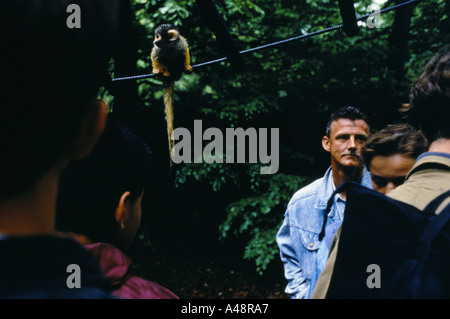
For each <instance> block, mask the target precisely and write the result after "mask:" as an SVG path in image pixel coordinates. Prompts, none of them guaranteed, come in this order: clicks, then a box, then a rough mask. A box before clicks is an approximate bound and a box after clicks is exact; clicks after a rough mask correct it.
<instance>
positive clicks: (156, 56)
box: [150, 24, 193, 165]
mask: <svg viewBox="0 0 450 319" xmlns="http://www.w3.org/2000/svg"><path fill="white" fill-rule="evenodd" d="M150 58H151V61H152V67H153V70H152V72H153V73H154V74H155V76H161V77H162V78H163V83H164V112H165V114H166V122H167V135H168V140H169V155H170V164H171V165H172V151H173V140H172V132H173V87H174V82H175V81H178V80H179V79H180V78H181V76H182V75H183V73H191V72H192V70H193V69H192V66H191V65H190V57H189V45H188V43H187V41H186V39H185V38H184V37H183V36H182V35H181V34H180V32H179V31H178V29H177V27H176V26H175V25H173V24H161V25H160V26H158V27H157V28H156V29H155V39H154V41H153V48H152V52H151V55H150Z"/></svg>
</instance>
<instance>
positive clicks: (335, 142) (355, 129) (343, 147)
mask: <svg viewBox="0 0 450 319" xmlns="http://www.w3.org/2000/svg"><path fill="white" fill-rule="evenodd" d="M368 135H369V126H368V125H367V123H366V122H365V121H364V120H354V121H353V120H349V119H338V120H336V121H333V122H332V123H331V128H330V136H329V137H328V136H324V137H323V138H322V146H323V148H324V149H325V150H326V151H327V152H330V155H331V162H332V165H333V167H337V168H350V167H362V165H363V164H364V161H363V158H362V155H361V151H362V147H363V145H364V143H365V142H366V140H367V137H368Z"/></svg>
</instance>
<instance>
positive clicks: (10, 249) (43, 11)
mask: <svg viewBox="0 0 450 319" xmlns="http://www.w3.org/2000/svg"><path fill="white" fill-rule="evenodd" d="M71 3H72V1H68V0H4V1H0V39H1V43H2V50H0V69H1V70H2V71H1V72H2V77H3V79H5V81H2V85H1V86H0V149H1V150H2V156H0V234H1V239H0V255H1V256H2V259H1V261H0V269H1V272H0V297H1V298H111V297H112V295H110V294H109V293H108V292H107V289H108V288H109V283H108V281H106V279H105V278H104V276H103V275H102V273H101V271H100V269H99V267H98V264H97V263H96V262H95V260H94V259H93V258H92V257H91V256H90V255H89V254H88V253H87V252H86V251H85V249H84V248H83V247H82V246H81V245H79V244H78V243H76V242H75V241H74V240H68V239H63V238H58V237H57V236H54V235H55V228H54V216H55V205H56V196H57V189H58V178H59V175H60V173H61V171H62V169H63V168H64V166H65V165H66V164H67V163H69V162H70V161H72V160H76V159H79V158H82V157H84V156H86V155H87V154H88V153H89V152H90V150H91V149H92V148H93V146H94V145H95V143H96V141H97V139H98V137H99V136H100V135H101V133H102V131H103V128H104V124H105V121H106V116H107V115H106V114H107V110H106V105H105V104H104V103H103V102H102V101H97V100H96V96H97V91H98V89H99V87H100V86H101V85H102V83H103V82H104V79H105V74H106V71H107V65H108V63H109V61H110V58H111V57H112V55H113V52H114V48H115V39H116V34H117V30H118V29H119V28H120V26H119V20H120V19H119V12H120V1H118V0H80V1H77V4H78V6H79V7H80V8H81V12H80V14H81V16H80V19H81V23H82V25H81V28H80V29H70V28H69V27H68V24H67V19H68V17H69V15H70V14H69V13H67V9H68V6H69V5H70V4H71ZM77 269H78V270H80V269H81V271H82V275H80V273H79V272H77Z"/></svg>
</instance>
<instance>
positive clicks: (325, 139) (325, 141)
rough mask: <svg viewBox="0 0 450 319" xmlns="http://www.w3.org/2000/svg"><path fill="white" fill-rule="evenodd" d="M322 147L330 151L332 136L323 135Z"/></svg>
mask: <svg viewBox="0 0 450 319" xmlns="http://www.w3.org/2000/svg"><path fill="white" fill-rule="evenodd" d="M322 147H323V149H324V150H325V151H327V152H330V150H331V149H330V138H329V137H328V136H324V137H322Z"/></svg>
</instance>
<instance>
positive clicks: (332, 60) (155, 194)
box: [101, 0, 450, 298]
mask: <svg viewBox="0 0 450 319" xmlns="http://www.w3.org/2000/svg"><path fill="white" fill-rule="evenodd" d="M404 1H405V0H402V1H380V0H379V1H367V0H361V1H354V2H355V10H356V15H357V16H364V15H366V14H369V13H372V12H374V11H376V10H378V9H380V8H387V7H390V6H392V5H395V4H398V3H401V2H404ZM124 2H126V3H127V6H126V8H125V9H124V10H123V15H124V17H125V18H131V19H130V21H131V23H130V24H127V25H124V26H123V29H122V37H121V39H122V40H121V43H120V46H119V51H118V53H117V54H116V56H115V57H114V59H113V61H112V62H111V77H112V78H119V77H126V76H131V75H139V74H148V73H151V62H150V58H149V54H150V51H151V48H152V45H153V44H152V42H153V30H154V28H155V27H156V26H158V25H159V24H161V23H173V24H175V25H176V26H177V27H178V28H179V30H180V32H181V34H183V35H184V36H185V37H186V38H187V39H188V42H189V45H190V52H191V64H192V65H195V64H198V63H202V62H206V61H210V60H214V59H217V58H222V57H224V56H226V48H224V47H223V46H221V43H220V42H219V41H218V39H217V38H216V37H215V35H214V33H213V32H212V29H211V27H210V25H209V24H208V21H207V19H206V17H204V16H202V15H201V12H200V10H199V8H198V6H197V4H196V1H188V0H181V1H173V0H167V1H163V0H126V1H124ZM214 3H215V4H216V6H217V9H218V11H219V12H220V14H221V15H222V17H223V20H224V23H225V24H226V26H227V28H228V30H229V33H230V35H231V37H232V38H233V40H234V44H235V46H236V48H237V49H238V50H239V51H241V50H246V49H249V48H254V47H257V46H260V45H264V44H267V43H272V42H275V41H279V40H283V39H286V38H290V37H293V36H298V35H302V34H307V33H310V32H314V31H318V30H323V29H324V28H327V27H331V26H335V25H339V24H341V23H342V19H341V16H340V12H339V7H338V2H337V1H329V0H317V1H313V0H306V1H299V0H283V1H263V0H215V1H214ZM449 8H450V6H449V2H448V1H442V0H423V1H418V2H417V3H415V4H414V5H411V6H406V7H403V8H402V9H400V10H396V11H395V12H394V11H392V12H388V13H385V14H382V15H381V17H380V20H379V27H377V28H369V27H368V25H367V23H366V22H365V21H362V22H361V23H360V24H359V33H358V34H357V35H356V36H347V35H346V33H345V32H344V31H343V30H342V29H340V30H335V31H331V32H328V33H324V34H321V35H318V36H315V37H311V38H308V39H303V40H298V41H293V42H291V43H288V44H284V45H281V46H276V47H271V48H267V49H265V50H261V51H258V52H256V53H251V54H246V55H243V56H242V58H243V61H244V67H235V66H233V65H232V64H230V63H229V62H227V61H225V62H221V63H216V64H213V65H210V66H205V67H202V68H198V69H194V72H193V73H192V74H189V75H185V76H183V78H182V79H181V80H180V81H178V82H176V83H175V106H174V114H175V119H174V127H175V128H177V127H184V128H188V129H189V130H190V131H191V132H193V124H194V120H202V123H203V130H205V129H206V128H209V127H216V128H219V129H221V130H222V132H225V129H226V128H233V127H234V128H236V127H241V128H243V129H244V130H245V129H247V128H256V129H257V130H258V129H259V128H269V131H270V128H279V132H280V139H279V144H280V153H279V158H280V159H279V163H280V165H279V170H278V172H277V173H276V174H273V175H263V174H260V167H261V164H230V163H223V164H218V163H212V164H208V163H205V162H203V163H200V164H197V163H191V164H189V163H184V164H176V165H173V166H170V165H169V156H168V154H169V153H168V146H167V133H166V123H165V116H164V106H163V98H162V97H163V90H162V88H163V86H162V82H161V81H160V80H158V79H155V78H146V79H140V80H127V81H116V82H113V83H112V84H109V85H108V86H106V88H105V89H106V90H102V91H101V92H102V95H101V97H103V98H104V99H105V100H106V101H107V102H108V103H109V106H110V109H111V116H112V117H115V118H118V119H120V120H121V121H123V122H124V123H125V124H126V125H128V126H130V127H132V128H134V129H135V130H136V131H138V133H139V134H141V135H142V136H143V137H144V138H145V140H146V142H147V143H148V144H149V146H150V147H151V149H152V151H153V163H152V178H151V180H150V181H149V185H148V187H147V188H146V190H145V196H144V200H143V220H142V225H141V229H140V232H139V236H138V238H137V240H136V242H135V243H134V245H133V247H132V251H131V256H132V258H133V259H134V261H135V262H136V265H137V267H136V271H138V272H140V273H141V274H142V275H143V276H146V277H147V278H148V279H150V280H154V281H156V282H159V283H160V284H162V285H164V286H166V287H168V288H169V289H171V290H172V291H174V292H175V293H176V294H177V295H178V296H180V297H181V298H285V296H284V295H283V292H282V291H283V289H284V286H285V284H286V282H285V280H284V277H283V267H282V264H281V262H280V261H279V257H278V247H277V244H276V241H275V235H276V232H277V230H278V228H279V226H280V224H281V222H282V220H283V216H284V212H285V209H286V205H287V203H288V201H289V199H290V198H291V196H292V195H293V194H294V193H295V191H296V190H298V189H299V188H301V187H302V186H304V185H306V184H308V183H309V182H311V181H313V180H315V179H317V178H319V177H321V176H322V175H323V174H324V172H325V170H326V169H327V168H328V166H329V155H328V154H327V153H326V152H325V151H324V150H323V149H322V148H321V142H320V141H321V138H322V136H323V135H324V130H325V125H326V122H327V118H328V116H329V114H330V113H331V112H332V111H333V110H334V109H336V108H338V107H341V106H346V105H353V106H357V107H359V108H361V109H362V110H363V111H365V112H366V113H368V114H369V116H370V122H371V129H372V131H375V130H377V129H380V128H382V127H384V126H385V125H387V124H390V123H395V122H400V121H402V118H401V116H400V114H399V112H398V109H399V107H400V106H401V105H402V103H408V95H409V89H410V87H411V83H412V82H413V81H414V79H416V78H417V76H418V75H419V74H420V73H421V71H422V70H423V68H424V66H425V64H426V62H427V61H428V60H429V59H430V58H431V57H432V56H433V55H434V54H435V53H436V52H438V51H439V50H442V49H443V48H445V47H446V46H447V47H448V44H449V43H450V42H449V40H450V32H449V31H450V20H449V11H450V9H449ZM205 144H207V142H204V145H205ZM247 147H248V146H247Z"/></svg>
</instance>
